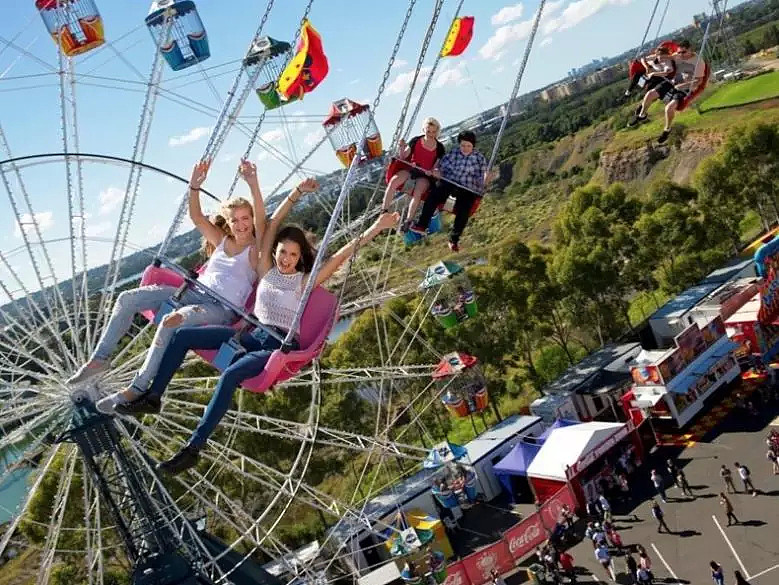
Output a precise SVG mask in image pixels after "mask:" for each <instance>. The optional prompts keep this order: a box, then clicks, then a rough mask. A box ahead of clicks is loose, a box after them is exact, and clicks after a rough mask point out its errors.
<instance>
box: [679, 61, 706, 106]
mask: <svg viewBox="0 0 779 585" xmlns="http://www.w3.org/2000/svg"><path fill="white" fill-rule="evenodd" d="M710 76H711V67H710V66H709V64H708V63H706V62H704V68H703V81H701V83H700V85H698V87H696V88H695V91H693V92H691V93H690V95H688V96H687V97H686V98H684V101H682V105H681V107H680V108H679V111H680V112H681V111H683V110H685V109H687V106H689V105H690V104H691V103H692V102H693V101H694V100H695V99H696V98H697V97H698V96H699V95H701V94H702V93H703V90H704V89H706V86H707V85H708V83H709V77H710Z"/></svg>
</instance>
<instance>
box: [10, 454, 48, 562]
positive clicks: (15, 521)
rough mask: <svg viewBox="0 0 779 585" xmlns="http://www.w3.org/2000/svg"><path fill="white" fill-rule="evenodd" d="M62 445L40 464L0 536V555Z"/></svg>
mask: <svg viewBox="0 0 779 585" xmlns="http://www.w3.org/2000/svg"><path fill="white" fill-rule="evenodd" d="M61 446H62V445H55V446H54V448H53V449H52V450H51V453H49V456H48V457H47V458H46V461H45V462H44V463H43V465H41V466H40V468H39V469H38V473H37V475H36V476H35V481H34V482H33V484H32V485H31V486H30V489H29V490H28V491H27V496H26V497H25V498H24V500H23V501H22V502H21V504H20V505H19V509H18V511H17V513H16V515H15V516H14V517H13V519H12V520H11V523H10V524H9V525H8V527H7V528H6V529H5V532H4V533H3V536H2V538H0V555H3V554H5V549H6V548H7V547H8V543H9V542H10V541H11V537H12V536H13V535H14V533H15V532H16V529H17V528H18V527H19V523H20V522H21V521H22V519H23V518H24V516H25V515H26V514H27V510H28V509H29V507H30V503H31V502H32V501H33V499H34V498H35V496H36V495H37V493H38V488H39V487H40V485H41V483H42V482H43V479H44V477H46V474H47V473H48V471H49V468H50V467H51V465H52V463H53V462H54V458H55V457H56V456H57V453H59V450H60V447H61ZM7 473H8V472H7V471H6V472H4V473H3V476H2V477H0V485H2V484H3V483H4V481H5V479H4V478H5V477H6V476H7Z"/></svg>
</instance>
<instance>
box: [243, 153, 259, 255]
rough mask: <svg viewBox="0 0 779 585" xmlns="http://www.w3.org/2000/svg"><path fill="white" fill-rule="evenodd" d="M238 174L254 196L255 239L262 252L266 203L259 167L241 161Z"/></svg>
mask: <svg viewBox="0 0 779 585" xmlns="http://www.w3.org/2000/svg"><path fill="white" fill-rule="evenodd" d="M238 173H239V174H240V175H241V178H242V179H243V180H244V181H246V185H247V186H248V187H249V191H250V192H251V194H252V207H253V208H254V238H255V243H256V245H257V250H260V247H261V245H262V235H263V233H264V232H265V202H264V201H263V200H262V192H261V191H260V182H259V181H258V180H257V165H255V164H254V163H252V162H250V161H248V160H246V159H241V164H240V165H238Z"/></svg>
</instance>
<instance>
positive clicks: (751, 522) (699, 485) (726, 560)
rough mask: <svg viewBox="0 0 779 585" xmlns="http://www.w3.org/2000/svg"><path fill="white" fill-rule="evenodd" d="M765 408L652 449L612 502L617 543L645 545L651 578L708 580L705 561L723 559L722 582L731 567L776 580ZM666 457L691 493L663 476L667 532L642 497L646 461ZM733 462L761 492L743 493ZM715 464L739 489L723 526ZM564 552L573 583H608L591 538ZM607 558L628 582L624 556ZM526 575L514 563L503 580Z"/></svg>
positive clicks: (778, 506)
mask: <svg viewBox="0 0 779 585" xmlns="http://www.w3.org/2000/svg"><path fill="white" fill-rule="evenodd" d="M764 410H765V409H764ZM772 410H774V412H762V413H761V415H762V418H760V417H753V416H747V415H746V414H745V413H743V412H733V413H731V414H730V415H729V416H728V417H727V418H726V419H725V420H724V421H722V423H721V424H720V425H719V426H718V427H717V428H716V429H715V431H714V432H713V433H711V434H710V436H709V437H707V438H706V441H704V442H699V443H697V444H695V445H694V446H692V447H688V448H685V449H683V450H680V449H673V448H668V447H661V448H659V449H658V450H657V451H656V452H655V453H654V454H653V458H652V460H650V461H649V462H648V463H647V465H646V466H644V467H643V468H642V470H641V473H640V474H639V477H638V478H637V480H636V483H637V485H635V486H633V493H634V498H633V500H632V501H631V502H630V504H629V505H627V506H624V507H623V508H622V509H619V508H618V507H615V508H616V509H615V512H616V513H615V522H614V523H615V525H616V527H617V529H618V530H619V532H620V534H621V535H622V539H623V542H624V543H625V545H636V544H641V545H643V546H644V548H646V550H647V552H648V553H649V556H650V558H651V560H652V571H653V573H654V575H655V582H656V583H690V584H694V585H697V584H704V583H711V582H712V581H711V574H710V570H709V561H711V560H715V561H717V562H718V563H720V564H721V565H722V566H723V568H724V569H725V575H726V583H728V585H730V583H733V582H734V581H735V579H734V576H733V571H734V570H736V569H739V570H741V572H742V574H743V575H744V576H746V577H747V578H748V580H749V582H750V583H751V584H752V585H769V584H771V585H774V584H776V583H779V538H777V534H778V532H777V531H778V530H779V476H775V475H773V471H772V469H771V465H770V463H769V461H768V460H767V459H766V451H767V448H766V444H765V437H766V435H767V433H768V430H769V429H770V428H776V429H777V430H779V417H777V414H779V413H777V412H776V411H775V410H776V409H775V408H774V409H772ZM773 425H777V426H773ZM669 457H673V458H675V459H676V461H677V464H678V465H679V466H681V467H682V468H683V469H684V471H685V474H686V475H687V480H688V482H689V484H690V486H691V487H692V488H693V491H694V494H695V498H694V499H690V498H687V497H683V496H682V495H681V493H680V491H679V490H678V489H677V488H675V487H672V486H671V485H670V479H669V480H668V484H669V487H668V490H667V495H668V503H667V504H663V503H662V502H661V503H660V505H661V507H662V509H663V511H664V512H665V520H666V523H667V524H668V526H669V528H671V530H672V531H673V533H672V534H666V533H662V534H658V532H657V525H656V523H655V521H654V519H653V518H652V515H651V512H650V509H649V500H650V498H651V497H652V496H653V495H654V491H653V489H652V486H651V484H650V482H649V472H650V470H651V469H652V468H653V467H657V468H658V469H661V470H663V471H664V470H665V463H664V462H665V460H666V459H667V458H669ZM736 461H738V462H740V463H741V464H744V465H746V466H747V467H748V468H749V469H750V471H751V472H752V479H753V482H754V484H755V487H756V488H757V489H758V490H759V491H760V495H758V496H757V497H751V496H750V495H749V494H746V493H744V491H743V487H742V485H741V482H740V480H739V478H738V473H737V471H736V469H735V468H734V467H733V464H734V463H735V462H736ZM722 464H726V465H728V466H729V467H730V468H731V470H732V471H733V477H734V482H735V483H736V485H737V487H738V488H739V489H740V490H741V491H740V493H737V494H734V495H731V496H729V497H730V499H731V502H732V503H733V506H734V511H735V514H736V516H737V517H738V519H739V520H740V521H741V524H739V525H734V526H731V527H728V526H727V520H726V517H725V512H724V510H723V508H722V506H721V505H720V503H719V492H720V491H724V484H723V482H722V480H721V478H720V476H719V469H720V466H721V465H722ZM641 476H644V477H643V478H642V477H641ZM658 501H659V498H658ZM570 552H571V553H572V554H573V556H574V559H575V562H576V565H577V566H578V567H579V575H578V580H579V582H583V583H588V582H590V583H591V582H596V583H597V582H602V583H610V582H611V580H610V578H609V577H607V575H606V574H605V571H604V570H603V569H602V567H601V566H600V564H599V563H598V562H597V561H596V559H595V556H594V553H593V547H592V543H591V542H589V541H584V542H580V543H579V544H577V545H576V546H574V547H573V548H572V549H571V551H570ZM636 558H637V557H636ZM532 560H534V559H531V562H532ZM613 561H614V568H615V572H616V573H617V582H618V583H631V582H632V581H630V580H628V577H627V575H626V574H625V562H624V557H622V556H616V555H615V556H614V557H613ZM523 564H527V563H523ZM525 579H526V571H525V570H524V568H521V569H520V570H519V571H518V572H517V573H516V574H514V575H512V576H511V577H509V579H507V582H508V584H509V585H515V584H516V583H521V582H523V581H524V580H525Z"/></svg>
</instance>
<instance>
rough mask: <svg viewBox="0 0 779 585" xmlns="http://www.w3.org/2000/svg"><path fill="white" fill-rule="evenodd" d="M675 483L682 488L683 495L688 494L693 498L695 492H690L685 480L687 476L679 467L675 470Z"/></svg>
mask: <svg viewBox="0 0 779 585" xmlns="http://www.w3.org/2000/svg"><path fill="white" fill-rule="evenodd" d="M676 485H677V486H679V489H681V490H682V495H683V496H689V497H691V498H693V499H695V494H693V493H692V489H691V488H690V484H689V483H688V482H687V476H686V475H684V471H683V470H681V469H680V470H679V471H677V472H676Z"/></svg>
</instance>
